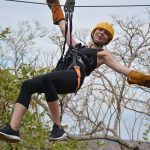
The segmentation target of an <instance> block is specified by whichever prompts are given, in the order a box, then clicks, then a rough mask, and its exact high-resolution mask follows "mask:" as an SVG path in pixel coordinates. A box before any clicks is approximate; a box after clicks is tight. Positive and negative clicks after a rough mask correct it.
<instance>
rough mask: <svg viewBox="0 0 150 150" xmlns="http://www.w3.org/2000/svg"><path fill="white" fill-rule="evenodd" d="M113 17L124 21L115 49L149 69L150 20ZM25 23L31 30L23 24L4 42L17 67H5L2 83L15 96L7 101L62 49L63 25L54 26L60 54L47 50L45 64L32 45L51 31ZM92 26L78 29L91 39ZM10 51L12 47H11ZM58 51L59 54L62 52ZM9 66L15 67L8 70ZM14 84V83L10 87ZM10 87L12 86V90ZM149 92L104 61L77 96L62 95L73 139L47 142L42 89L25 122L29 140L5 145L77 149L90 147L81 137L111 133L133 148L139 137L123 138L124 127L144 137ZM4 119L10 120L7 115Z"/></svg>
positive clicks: (25, 135)
mask: <svg viewBox="0 0 150 150" xmlns="http://www.w3.org/2000/svg"><path fill="white" fill-rule="evenodd" d="M113 19H114V24H115V25H116V26H118V27H120V30H118V32H119V31H120V34H118V38H116V39H114V41H113V42H112V45H111V47H110V48H109V49H112V50H113V54H114V56H115V57H116V58H117V59H118V61H120V62H121V63H122V64H124V65H126V66H128V67H132V68H134V69H137V70H140V71H142V72H145V73H148V74H149V73H150V68H149V57H150V51H149V50H148V49H149V47H150V44H149V43H150V38H149V37H150V26H149V24H148V23H147V22H143V21H141V20H140V19H139V20H137V19H136V18H131V19H129V18H128V19H126V21H122V19H120V18H118V17H113ZM22 25H23V26H24V25H25V29H26V30H24V28H22V27H21V28H20V29H22V30H18V32H15V33H13V32H11V36H9V38H8V41H7V42H5V43H3V44H6V45H7V46H8V48H10V49H9V51H10V52H11V54H12V55H10V56H9V57H8V56H7V55H5V56H6V57H5V58H6V59H7V60H8V61H9V60H11V65H10V66H11V67H10V66H8V64H7V65H5V66H3V70H2V72H1V75H3V74H6V75H7V76H8V77H9V78H10V80H8V81H7V80H4V78H2V80H1V82H2V83H3V84H1V85H2V87H1V89H7V90H8V91H9V92H10V94H9V95H8V96H9V99H5V102H7V101H8V102H10V99H11V100H13V101H15V98H16V97H17V93H18V90H19V87H20V85H21V82H22V81H23V80H25V79H28V78H31V77H33V76H36V75H38V74H41V73H42V74H43V73H46V72H48V71H51V70H52V69H53V67H54V64H56V59H58V58H59V56H60V54H61V51H60V50H62V45H63V38H62V36H61V35H60V32H59V31H57V30H53V29H52V30H53V32H50V33H51V34H50V35H49V39H50V41H51V43H53V46H54V51H53V53H54V54H53V55H48V54H47V55H46V54H45V55H44V57H46V56H49V57H50V59H51V60H52V61H53V62H52V61H50V63H49V62H46V64H47V66H46V67H42V68H41V66H40V65H39V64H40V63H39V58H41V57H33V58H32V61H30V60H29V58H31V55H32V56H33V51H30V50H31V49H32V50H33V49H34V46H36V44H37V43H36V42H35V41H36V39H38V38H39V36H40V37H41V38H44V37H45V36H41V34H42V35H43V32H42V31H43V30H40V31H41V32H40V31H39V30H38V31H37V28H35V30H34V33H35V34H33V33H32V32H33V30H31V29H32V28H33V27H36V26H30V25H29V24H28V23H27V22H26V23H25V24H24V23H23V24H22ZM87 30H88V29H84V28H82V29H80V30H76V31H75V33H74V35H75V36H76V37H77V38H78V39H80V40H81V41H82V42H83V43H84V44H86V41H85V39H86V38H88V34H87ZM25 33H26V34H25ZM44 33H45V32H44ZM47 33H48V32H47ZM21 35H22V36H21ZM119 35H120V36H119ZM34 42H35V43H34ZM34 44H35V45H34ZM87 44H88V43H87ZM2 48H3V47H2ZM36 49H38V47H37V48H35V50H36ZM4 51H5V52H6V49H4ZM34 54H35V53H34ZM36 54H37V53H36ZM56 54H57V56H58V57H56ZM34 56H35V55H34ZM40 56H41V55H40ZM8 58H9V59H8ZM10 58H11V59H10ZM3 60H4V59H3ZM45 60H48V59H45ZM29 63H30V65H29ZM48 64H51V65H48ZM8 68H9V69H11V71H8V70H7V69H8ZM14 75H15V76H14ZM3 77H4V76H3ZM11 81H12V82H11ZM6 85H7V86H6ZM5 86H6V87H5ZM9 87H14V88H12V89H9ZM4 91H5V92H6V90H4ZM6 93H7V92H6ZM149 93H150V91H149V89H147V88H143V87H138V88H137V87H136V86H129V85H128V84H127V83H126V78H125V77H123V76H122V75H119V74H117V73H115V72H113V71H112V70H110V69H109V68H107V67H106V66H102V67H101V68H99V69H97V70H95V71H94V72H93V74H92V75H91V76H90V77H89V79H87V80H85V83H84V85H83V87H82V89H81V90H80V91H79V92H78V96H74V94H68V95H60V108H61V118H62V122H66V123H67V124H68V126H67V125H66V126H65V127H66V130H67V132H69V133H70V134H69V139H71V141H70V140H69V141H67V142H64V141H63V142H57V143H53V142H51V143H48V142H47V140H46V139H47V138H48V135H47V132H48V131H49V130H50V129H49V126H50V124H51V121H50V118H51V116H50V114H49V111H48V108H47V106H46V103H45V97H44V96H43V95H41V94H40V95H39V94H35V95H34V96H33V98H32V101H31V106H30V109H29V111H28V112H27V114H26V115H25V118H24V120H23V122H22V127H21V132H22V138H23V141H22V142H21V143H19V144H14V145H13V144H11V145H8V144H4V143H3V145H2V147H1V148H7V149H8V148H9V147H16V148H22V147H24V148H27V149H34V148H38V149H42V148H43V149H48V148H49V149H56V150H57V149H60V148H61V149H63V148H64V149H65V148H66V147H67V148H68V149H69V148H70V149H72V146H73V147H76V149H85V147H86V145H84V144H83V143H82V142H81V143H80V141H87V140H92V139H107V140H111V141H115V142H118V143H119V144H120V145H122V146H124V147H126V148H128V149H131V148H135V147H136V146H137V143H136V144H135V143H133V144H130V143H128V142H127V141H124V140H123V138H124V136H123V135H122V128H123V130H126V132H127V134H128V138H129V139H130V140H131V141H135V140H139V134H140V130H141V129H142V128H141V126H142V125H143V124H145V123H146V119H145V118H147V116H149V115H150V114H149V108H150V104H149V97H148V95H149ZM11 94H12V95H11ZM13 94H14V95H13ZM1 95H2V94H1ZM4 98H5V94H3V95H2V98H1V102H2V104H3V101H2V100H3V99H4ZM11 104H12V103H11ZM9 106H10V109H11V108H13V106H12V105H9ZM39 106H40V107H39ZM8 109H9V108H8V107H7V110H8ZM131 112H134V113H131ZM6 113H7V111H6ZM128 113H131V114H128ZM126 114H128V115H131V116H132V117H133V118H132V120H133V122H132V124H131V125H132V126H129V123H128V118H125V115H126ZM1 116H2V114H1ZM3 119H4V120H5V118H3ZM9 119H10V113H8V114H7V115H6V120H7V121H8V120H9ZM4 122H5V121H4ZM137 125H139V126H137ZM137 128H138V129H139V131H138V132H137V131H136V130H135V129H137ZM29 135H30V136H29ZM79 135H80V136H79ZM135 135H136V136H135ZM33 137H34V138H33ZM72 140H73V141H72ZM74 140H75V141H74ZM39 141H40V142H39ZM78 142H79V143H78ZM84 143H86V142H84ZM95 144H97V145H99V146H103V145H102V144H100V143H98V142H95ZM69 146H70V147H69Z"/></svg>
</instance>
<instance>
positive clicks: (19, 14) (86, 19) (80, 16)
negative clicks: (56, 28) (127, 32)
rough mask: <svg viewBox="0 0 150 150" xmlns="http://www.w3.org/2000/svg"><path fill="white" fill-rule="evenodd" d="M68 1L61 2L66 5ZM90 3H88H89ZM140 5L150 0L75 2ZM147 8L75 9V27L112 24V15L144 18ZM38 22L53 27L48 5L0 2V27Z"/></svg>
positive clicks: (77, 1)
mask: <svg viewBox="0 0 150 150" xmlns="http://www.w3.org/2000/svg"><path fill="white" fill-rule="evenodd" d="M26 1H29V2H31V1H32V2H40V3H46V0H44V1H43V0H26ZM65 2H66V0H60V4H61V5H64V4H65ZM87 2H88V3H87ZM132 4H134V5H139V4H142V5H144V4H150V2H149V0H142V2H141V0H132V1H131V0H121V1H120V0H75V5H76V6H83V5H88V6H89V5H91V6H101V5H132ZM145 12H146V7H129V8H122V7H121V8H116V7H115V8H101V7H100V8H97V7H94V8H89V7H86V8H85V7H84V8H83V7H75V10H74V17H73V27H74V28H80V27H91V26H94V25H95V24H97V23H98V22H100V21H108V22H111V21H112V18H111V15H117V16H121V17H122V18H125V17H127V16H128V17H130V16H141V17H144V14H145ZM24 20H38V21H39V22H40V23H41V24H42V25H43V26H46V27H50V28H51V27H52V26H53V22H52V19H51V11H50V10H49V8H48V7H47V6H46V5H35V4H27V3H17V2H11V1H5V0H0V26H12V27H16V26H17V22H18V21H24Z"/></svg>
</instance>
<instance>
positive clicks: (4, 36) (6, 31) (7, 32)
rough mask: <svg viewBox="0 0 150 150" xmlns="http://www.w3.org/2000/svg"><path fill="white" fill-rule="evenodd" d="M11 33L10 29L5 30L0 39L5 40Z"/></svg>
mask: <svg viewBox="0 0 150 150" xmlns="http://www.w3.org/2000/svg"><path fill="white" fill-rule="evenodd" d="M9 33H10V29H9V28H6V29H4V30H3V31H1V33H0V39H5V38H6V37H7V35H8V34H9Z"/></svg>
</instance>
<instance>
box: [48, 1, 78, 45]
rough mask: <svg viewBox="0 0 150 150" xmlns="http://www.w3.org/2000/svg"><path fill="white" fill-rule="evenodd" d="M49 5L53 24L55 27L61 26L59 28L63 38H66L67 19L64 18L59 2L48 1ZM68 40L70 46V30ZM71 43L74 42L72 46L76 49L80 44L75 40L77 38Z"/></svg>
mask: <svg viewBox="0 0 150 150" xmlns="http://www.w3.org/2000/svg"><path fill="white" fill-rule="evenodd" d="M47 4H48V6H49V8H50V9H51V11H52V17H53V23H54V24H55V25H59V28H60V30H61V32H62V34H63V36H64V37H65V17H64V13H63V11H62V9H61V6H60V2H59V0H55V1H54V0H47ZM66 38H67V44H68V45H70V33H69V30H68V33H67V36H66ZM71 42H72V43H71V44H72V46H73V47H75V45H76V44H77V43H78V42H77V41H76V40H75V38H73V37H72V41H71Z"/></svg>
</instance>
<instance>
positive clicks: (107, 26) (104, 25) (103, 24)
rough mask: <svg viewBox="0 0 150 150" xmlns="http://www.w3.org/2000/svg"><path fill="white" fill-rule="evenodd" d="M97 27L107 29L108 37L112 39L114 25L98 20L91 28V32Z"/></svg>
mask: <svg viewBox="0 0 150 150" xmlns="http://www.w3.org/2000/svg"><path fill="white" fill-rule="evenodd" d="M99 28H102V29H105V30H106V31H108V33H109V39H110V41H111V40H112V39H113V36H114V27H113V26H112V25H111V24H110V23H108V22H100V23H98V24H97V25H96V26H95V27H94V29H93V30H92V33H93V32H94V31H95V30H96V29H99Z"/></svg>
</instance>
